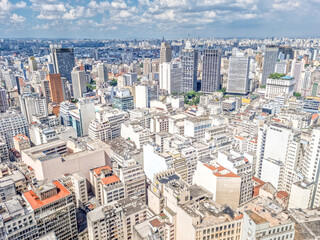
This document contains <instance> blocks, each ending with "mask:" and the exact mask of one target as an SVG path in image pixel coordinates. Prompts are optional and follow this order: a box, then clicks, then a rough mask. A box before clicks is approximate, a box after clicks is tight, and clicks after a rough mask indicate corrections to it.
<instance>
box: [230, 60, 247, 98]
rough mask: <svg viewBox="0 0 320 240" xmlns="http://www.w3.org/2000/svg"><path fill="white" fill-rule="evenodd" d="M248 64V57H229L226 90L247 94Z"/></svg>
mask: <svg viewBox="0 0 320 240" xmlns="http://www.w3.org/2000/svg"><path fill="white" fill-rule="evenodd" d="M249 65H250V60H249V58H248V57H245V56H243V57H230V59H229V74H228V84H227V92H228V93H236V94H247V93H248V91H249Z"/></svg>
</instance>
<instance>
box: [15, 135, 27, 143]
mask: <svg viewBox="0 0 320 240" xmlns="http://www.w3.org/2000/svg"><path fill="white" fill-rule="evenodd" d="M13 138H14V139H15V140H17V141H18V142H20V141H21V140H22V139H25V140H29V138H28V137H27V136H26V135H23V134H21V133H20V134H18V135H17V136H15V137H13Z"/></svg>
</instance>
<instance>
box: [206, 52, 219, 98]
mask: <svg viewBox="0 0 320 240" xmlns="http://www.w3.org/2000/svg"><path fill="white" fill-rule="evenodd" d="M220 66H221V51H220V50H218V49H206V50H204V52H203V63H202V80H201V91H202V92H205V93H212V92H215V91H218V90H219V89H220Z"/></svg>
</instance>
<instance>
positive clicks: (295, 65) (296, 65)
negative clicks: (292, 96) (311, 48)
mask: <svg viewBox="0 0 320 240" xmlns="http://www.w3.org/2000/svg"><path fill="white" fill-rule="evenodd" d="M304 65H305V62H304V60H302V61H297V60H293V61H292V67H291V76H292V77H294V79H295V81H296V84H295V86H294V91H295V92H297V93H301V90H302V87H303V79H302V77H303V76H302V72H303V71H304Z"/></svg>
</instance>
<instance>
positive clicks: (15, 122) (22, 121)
mask: <svg viewBox="0 0 320 240" xmlns="http://www.w3.org/2000/svg"><path fill="white" fill-rule="evenodd" d="M18 134H23V135H26V136H27V137H29V124H28V121H27V119H26V117H25V116H24V115H23V114H22V113H17V112H15V111H9V110H8V111H7V112H6V113H0V136H2V138H3V139H4V140H5V141H6V143H7V147H8V149H12V148H14V145H13V137H14V136H17V135H18Z"/></svg>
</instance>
